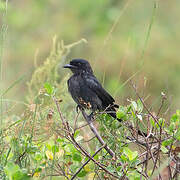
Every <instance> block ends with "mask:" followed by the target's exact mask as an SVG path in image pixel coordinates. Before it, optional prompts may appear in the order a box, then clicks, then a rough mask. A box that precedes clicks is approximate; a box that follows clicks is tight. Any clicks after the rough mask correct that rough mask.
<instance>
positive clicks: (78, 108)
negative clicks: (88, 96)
mask: <svg viewBox="0 0 180 180" xmlns="http://www.w3.org/2000/svg"><path fill="white" fill-rule="evenodd" d="M79 110H83V107H82V106H80V105H79V104H78V105H77V106H76V112H77V113H78V112H79Z"/></svg>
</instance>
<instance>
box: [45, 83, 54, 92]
mask: <svg viewBox="0 0 180 180" xmlns="http://www.w3.org/2000/svg"><path fill="white" fill-rule="evenodd" d="M44 88H45V90H46V92H47V94H49V95H52V94H53V92H54V87H52V86H51V84H49V83H48V82H46V83H44Z"/></svg>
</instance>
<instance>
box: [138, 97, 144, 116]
mask: <svg viewBox="0 0 180 180" xmlns="http://www.w3.org/2000/svg"><path fill="white" fill-rule="evenodd" d="M137 106H138V107H137V109H138V113H141V112H142V111H143V108H144V106H143V104H142V102H141V100H140V99H138V100H137Z"/></svg>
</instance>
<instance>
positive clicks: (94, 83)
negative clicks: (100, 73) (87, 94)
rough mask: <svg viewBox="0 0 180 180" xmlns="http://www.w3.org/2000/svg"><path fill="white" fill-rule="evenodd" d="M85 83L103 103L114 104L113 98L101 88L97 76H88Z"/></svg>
mask: <svg viewBox="0 0 180 180" xmlns="http://www.w3.org/2000/svg"><path fill="white" fill-rule="evenodd" d="M84 81H85V83H86V85H87V86H88V87H89V88H90V89H91V90H92V91H94V92H95V93H96V94H97V96H98V97H99V98H100V99H101V100H102V101H103V103H106V105H110V104H113V103H114V99H113V97H112V96H111V95H110V94H109V93H108V92H107V91H106V90H105V89H104V88H103V87H102V86H101V84H100V83H99V82H98V80H97V79H96V77H95V76H92V75H88V76H86V78H84Z"/></svg>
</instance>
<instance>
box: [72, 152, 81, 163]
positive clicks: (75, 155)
mask: <svg viewBox="0 0 180 180" xmlns="http://www.w3.org/2000/svg"><path fill="white" fill-rule="evenodd" d="M73 160H74V161H79V162H80V161H81V160H82V158H81V156H80V155H79V154H78V153H74V154H73Z"/></svg>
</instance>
